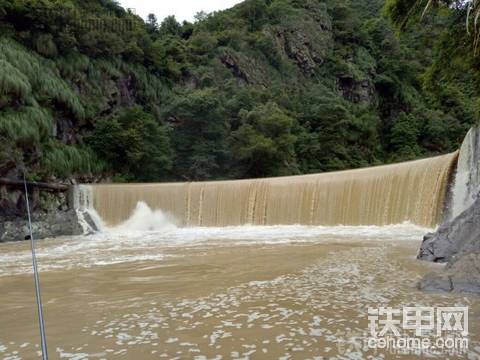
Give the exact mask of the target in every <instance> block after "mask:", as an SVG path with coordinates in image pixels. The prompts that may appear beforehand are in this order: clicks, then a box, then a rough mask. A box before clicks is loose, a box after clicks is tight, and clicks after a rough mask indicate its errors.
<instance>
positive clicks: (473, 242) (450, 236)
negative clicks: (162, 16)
mask: <svg viewBox="0 0 480 360" xmlns="http://www.w3.org/2000/svg"><path fill="white" fill-rule="evenodd" d="M470 253H480V198H478V199H477V200H476V201H475V202H474V203H473V205H472V206H471V207H470V208H469V209H467V210H466V211H464V212H463V213H462V214H460V215H459V216H458V217H456V218H455V219H454V220H452V221H449V222H447V223H445V224H443V225H441V226H440V227H439V229H438V230H437V232H436V233H432V234H427V235H426V236H425V238H424V241H423V244H422V247H421V248H420V253H419V255H418V258H419V259H421V260H426V261H433V262H449V261H454V260H455V258H456V257H458V256H462V255H465V254H470Z"/></svg>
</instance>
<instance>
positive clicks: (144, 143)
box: [87, 106, 172, 181]
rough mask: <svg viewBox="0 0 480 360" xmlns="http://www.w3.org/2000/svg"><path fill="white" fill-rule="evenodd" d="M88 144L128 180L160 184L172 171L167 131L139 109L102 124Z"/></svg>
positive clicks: (132, 109) (99, 122) (134, 108)
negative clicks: (158, 182)
mask: <svg viewBox="0 0 480 360" xmlns="http://www.w3.org/2000/svg"><path fill="white" fill-rule="evenodd" d="M87 143H88V144H89V145H90V146H91V147H92V148H93V149H94V150H95V152H96V154H98V156H99V157H100V158H102V159H103V160H105V161H106V162H107V163H108V164H109V165H110V167H111V169H112V171H113V173H114V174H115V175H118V176H120V177H122V178H124V179H126V180H136V181H159V180H162V179H164V178H165V177H166V176H167V174H168V173H169V171H170V169H171V165H172V150H171V147H170V140H169V136H168V130H167V128H166V127H165V126H162V125H160V124H159V123H158V122H157V121H156V120H155V119H154V118H153V116H152V115H150V114H148V113H146V112H144V111H143V110H142V108H141V107H139V106H134V107H132V108H128V109H124V110H122V111H120V112H119V113H117V114H115V115H112V116H111V117H107V118H103V119H100V120H98V121H97V123H96V125H95V130H94V131H93V133H92V134H91V135H90V137H88V138H87Z"/></svg>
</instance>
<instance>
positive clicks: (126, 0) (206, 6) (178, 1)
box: [119, 0, 242, 22]
mask: <svg viewBox="0 0 480 360" xmlns="http://www.w3.org/2000/svg"><path fill="white" fill-rule="evenodd" d="M240 2H242V0H119V3H120V4H121V5H122V6H123V7H124V8H131V9H135V13H136V14H137V15H140V16H141V17H143V18H144V19H146V17H147V15H148V14H151V13H153V14H155V15H156V16H157V18H158V22H161V21H162V20H163V19H164V18H165V17H167V16H169V15H175V17H176V18H177V20H178V21H180V22H182V21H183V20H188V21H193V20H194V16H195V14H196V13H197V12H199V11H202V10H203V11H205V12H207V13H210V12H212V11H216V10H224V9H228V8H230V7H232V6H234V5H235V4H238V3H240Z"/></svg>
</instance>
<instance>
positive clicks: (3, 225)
mask: <svg viewBox="0 0 480 360" xmlns="http://www.w3.org/2000/svg"><path fill="white" fill-rule="evenodd" d="M32 229H33V236H34V238H35V239H36V240H40V239H45V238H50V237H57V236H66V235H81V234H82V233H83V229H82V227H81V226H80V224H79V222H78V218H77V214H76V212H75V211H74V210H70V211H57V212H53V213H48V214H41V215H36V216H34V218H33V222H32ZM28 239H30V233H29V229H28V221H27V220H23V219H16V220H10V221H2V222H0V242H7V241H21V240H28Z"/></svg>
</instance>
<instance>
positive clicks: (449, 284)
mask: <svg viewBox="0 0 480 360" xmlns="http://www.w3.org/2000/svg"><path fill="white" fill-rule="evenodd" d="M418 287H419V288H420V289H421V290H425V291H444V292H460V293H470V294H479V295H480V254H469V255H465V256H462V257H461V258H460V259H458V260H457V261H455V262H453V263H451V264H449V265H447V268H446V269H445V271H443V272H440V273H430V274H428V275H427V276H425V277H424V278H423V279H422V280H421V281H420V283H419V284H418Z"/></svg>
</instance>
